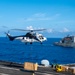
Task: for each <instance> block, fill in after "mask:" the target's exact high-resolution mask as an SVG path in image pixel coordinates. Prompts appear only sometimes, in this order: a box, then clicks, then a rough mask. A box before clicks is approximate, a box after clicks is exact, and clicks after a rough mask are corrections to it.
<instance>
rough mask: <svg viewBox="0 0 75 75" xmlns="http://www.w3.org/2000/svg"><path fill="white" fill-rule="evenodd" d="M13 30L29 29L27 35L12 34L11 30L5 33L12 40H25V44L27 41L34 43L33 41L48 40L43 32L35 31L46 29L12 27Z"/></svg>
mask: <svg viewBox="0 0 75 75" xmlns="http://www.w3.org/2000/svg"><path fill="white" fill-rule="evenodd" d="M12 30H19V31H28V32H27V33H26V34H25V35H19V36H12V35H10V34H9V31H8V33H6V32H5V34H6V35H7V36H8V38H9V40H10V41H13V40H21V42H24V43H25V44H27V43H30V44H32V43H33V42H40V43H41V44H42V42H43V41H46V40H47V38H46V37H44V36H43V35H42V34H40V33H37V32H35V31H43V30H46V29H37V30H33V29H32V30H24V29H12Z"/></svg>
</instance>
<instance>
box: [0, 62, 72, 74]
mask: <svg viewBox="0 0 75 75" xmlns="http://www.w3.org/2000/svg"><path fill="white" fill-rule="evenodd" d="M0 75H33V72H31V71H26V70H24V68H23V64H19V63H13V62H6V61H0ZM34 75H73V74H70V73H67V72H56V71H54V70H53V69H52V68H51V67H42V66H39V67H38V70H37V71H36V72H35V73H34Z"/></svg>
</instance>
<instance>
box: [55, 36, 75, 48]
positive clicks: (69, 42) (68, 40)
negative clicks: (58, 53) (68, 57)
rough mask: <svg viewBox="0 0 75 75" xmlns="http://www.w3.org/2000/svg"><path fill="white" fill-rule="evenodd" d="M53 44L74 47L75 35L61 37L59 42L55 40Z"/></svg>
mask: <svg viewBox="0 0 75 75" xmlns="http://www.w3.org/2000/svg"><path fill="white" fill-rule="evenodd" d="M54 45H56V46H63V47H75V36H70V35H68V36H66V37H64V38H62V39H61V40H60V41H59V42H55V43H54Z"/></svg>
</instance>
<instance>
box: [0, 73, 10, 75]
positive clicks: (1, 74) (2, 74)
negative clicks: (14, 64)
mask: <svg viewBox="0 0 75 75" xmlns="http://www.w3.org/2000/svg"><path fill="white" fill-rule="evenodd" d="M0 75H9V74H5V73H0Z"/></svg>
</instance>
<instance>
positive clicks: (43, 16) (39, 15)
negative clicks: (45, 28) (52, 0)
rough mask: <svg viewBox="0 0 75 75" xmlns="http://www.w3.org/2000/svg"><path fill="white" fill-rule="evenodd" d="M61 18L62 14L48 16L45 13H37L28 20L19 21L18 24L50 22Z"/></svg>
mask: <svg viewBox="0 0 75 75" xmlns="http://www.w3.org/2000/svg"><path fill="white" fill-rule="evenodd" d="M59 16H60V14H55V15H53V16H50V17H49V16H47V14H45V13H36V14H33V15H31V16H30V17H28V18H21V19H19V21H18V22H29V21H45V20H46V21H48V20H54V19H56V18H58V17H59Z"/></svg>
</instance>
